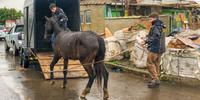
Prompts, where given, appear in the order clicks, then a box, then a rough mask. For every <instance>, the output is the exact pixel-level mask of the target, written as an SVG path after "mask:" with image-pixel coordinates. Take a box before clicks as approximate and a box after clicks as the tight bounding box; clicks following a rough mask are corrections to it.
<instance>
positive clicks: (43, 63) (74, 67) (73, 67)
mask: <svg viewBox="0 0 200 100" xmlns="http://www.w3.org/2000/svg"><path fill="white" fill-rule="evenodd" d="M37 56H38V61H39V64H40V67H41V69H42V72H43V75H44V78H45V79H50V68H49V65H50V63H51V61H52V58H53V54H52V53H51V52H45V53H37ZM63 66H64V63H63V59H60V60H59V61H58V63H57V64H56V65H55V67H54V78H55V79H61V78H63ZM85 77H88V75H87V73H86V71H85V70H84V68H83V66H82V65H81V64H80V62H79V61H78V60H69V64H68V74H67V78H85Z"/></svg>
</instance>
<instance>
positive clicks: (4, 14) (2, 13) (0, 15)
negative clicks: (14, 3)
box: [0, 8, 22, 23]
mask: <svg viewBox="0 0 200 100" xmlns="http://www.w3.org/2000/svg"><path fill="white" fill-rule="evenodd" d="M21 16H22V12H21V11H17V10H16V9H14V8H10V9H8V8H0V22H3V23H5V21H6V20H16V19H19V18H20V17H21Z"/></svg>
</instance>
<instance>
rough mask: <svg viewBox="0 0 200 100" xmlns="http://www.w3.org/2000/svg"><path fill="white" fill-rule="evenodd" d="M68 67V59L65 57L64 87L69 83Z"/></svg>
mask: <svg viewBox="0 0 200 100" xmlns="http://www.w3.org/2000/svg"><path fill="white" fill-rule="evenodd" d="M67 68H68V59H66V58H65V59H64V70H63V74H64V81H63V86H62V88H66V84H67Z"/></svg>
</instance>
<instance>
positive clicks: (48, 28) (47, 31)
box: [44, 16, 53, 39]
mask: <svg viewBox="0 0 200 100" xmlns="http://www.w3.org/2000/svg"><path fill="white" fill-rule="evenodd" d="M45 19H46V23H45V30H44V39H47V37H48V36H49V35H50V34H52V33H53V25H52V21H51V18H48V17H46V16H45Z"/></svg>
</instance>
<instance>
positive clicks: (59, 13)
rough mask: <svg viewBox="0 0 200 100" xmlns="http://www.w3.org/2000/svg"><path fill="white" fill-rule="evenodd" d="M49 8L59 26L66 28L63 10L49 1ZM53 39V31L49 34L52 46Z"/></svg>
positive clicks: (54, 37) (66, 18) (54, 36)
mask: <svg viewBox="0 0 200 100" xmlns="http://www.w3.org/2000/svg"><path fill="white" fill-rule="evenodd" d="M49 9H50V10H51V12H52V17H55V18H56V19H57V22H58V24H59V26H60V27H61V28H63V29H64V30H67V21H68V17H67V16H66V15H65V13H64V11H63V10H62V9H61V8H59V7H57V6H56V4H55V3H51V4H50V6H49ZM55 39H56V34H55V33H53V34H52V36H51V44H52V47H53V48H54V42H55Z"/></svg>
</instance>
